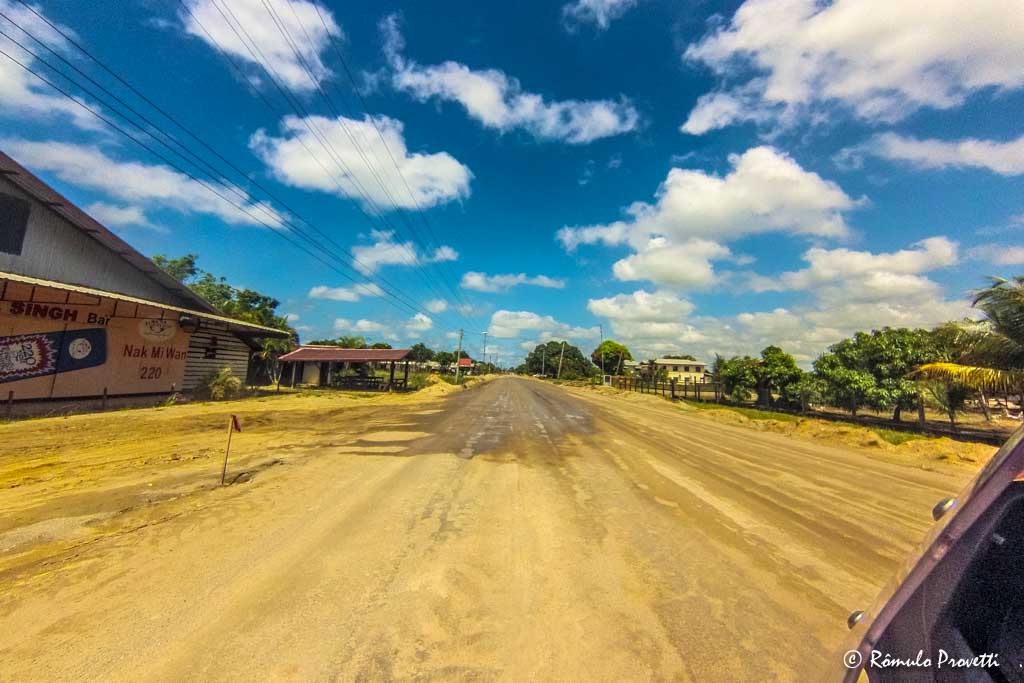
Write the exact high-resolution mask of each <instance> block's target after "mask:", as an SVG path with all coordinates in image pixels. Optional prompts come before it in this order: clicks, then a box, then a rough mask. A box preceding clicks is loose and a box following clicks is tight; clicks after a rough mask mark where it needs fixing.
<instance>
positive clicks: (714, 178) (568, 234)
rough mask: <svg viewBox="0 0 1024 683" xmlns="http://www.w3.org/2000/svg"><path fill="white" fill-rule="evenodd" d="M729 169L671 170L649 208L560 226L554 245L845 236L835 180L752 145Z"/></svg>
mask: <svg viewBox="0 0 1024 683" xmlns="http://www.w3.org/2000/svg"><path fill="white" fill-rule="evenodd" d="M729 163H730V164H731V165H732V170H731V171H730V172H729V173H728V174H727V175H725V176H718V175H713V174H710V173H707V172H705V171H702V170H697V169H682V168H673V169H672V170H670V171H669V173H668V177H667V178H666V179H665V182H664V183H662V184H661V186H660V187H659V188H658V191H657V193H656V197H657V201H656V202H655V203H654V204H649V203H647V202H634V203H633V204H632V205H630V206H629V207H628V208H627V209H626V214H627V215H628V216H629V218H628V219H627V220H624V221H616V222H614V223H610V224H607V225H595V226H587V227H582V228H578V227H566V228H563V229H562V230H560V231H559V232H558V239H559V240H560V241H561V242H562V244H563V245H564V246H565V248H566V249H568V250H570V251H571V250H572V249H574V248H575V247H577V246H578V245H581V244H594V243H596V242H603V243H605V244H609V245H612V244H621V243H623V242H627V241H629V242H631V243H632V244H633V245H634V247H644V246H645V245H646V244H647V242H648V241H649V240H650V239H651V238H652V237H659V236H665V237H668V238H670V239H671V240H672V241H674V242H681V241H684V240H687V239H690V238H694V237H707V238H715V239H718V240H723V241H724V240H731V239H736V238H739V237H742V236H744V235H749V234H753V233H761V232H788V233H798V234H806V235H815V236H819V237H843V236H845V235H846V234H847V232H848V228H847V226H846V221H845V220H844V219H843V212H845V211H849V210H851V209H853V208H855V207H856V206H857V202H856V201H855V200H853V199H851V198H850V197H848V196H847V195H846V193H845V192H843V190H842V189H841V188H840V187H839V186H838V185H836V184H835V183H834V182H832V181H829V180H825V179H823V178H822V177H821V176H819V175H818V174H817V173H814V172H811V171H806V170H804V169H803V168H802V167H801V166H800V165H799V164H798V163H797V162H796V161H794V160H793V159H792V158H791V157H789V156H787V155H786V154H784V153H782V152H780V151H778V150H776V149H774V148H772V147H754V148H751V149H749V150H747V151H746V152H744V153H743V154H733V155H730V157H729Z"/></svg>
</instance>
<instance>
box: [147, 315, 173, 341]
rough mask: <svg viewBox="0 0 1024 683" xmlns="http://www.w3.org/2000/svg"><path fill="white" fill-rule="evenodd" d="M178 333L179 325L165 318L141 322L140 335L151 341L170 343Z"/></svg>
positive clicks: (148, 319)
mask: <svg viewBox="0 0 1024 683" xmlns="http://www.w3.org/2000/svg"><path fill="white" fill-rule="evenodd" d="M177 333H178V323H176V322H175V321H173V320H167V319H165V318H146V319H145V320H140V321H139V334H141V335H142V337H143V339H148V340H149V341H170V340H171V339H174V335H175V334H177Z"/></svg>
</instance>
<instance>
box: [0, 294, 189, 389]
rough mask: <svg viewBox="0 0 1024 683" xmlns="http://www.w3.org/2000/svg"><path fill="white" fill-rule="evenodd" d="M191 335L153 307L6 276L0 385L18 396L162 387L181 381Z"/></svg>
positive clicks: (0, 304) (0, 312) (0, 310)
mask: <svg viewBox="0 0 1024 683" xmlns="http://www.w3.org/2000/svg"><path fill="white" fill-rule="evenodd" d="M189 337H190V334H189V333H188V332H186V331H185V330H183V329H181V327H179V325H178V314H177V313H176V312H174V311H169V310H166V309H162V308H160V307H158V306H150V305H146V304H141V303H135V302H127V301H121V300H117V299H114V298H108V297H100V296H86V295H79V294H75V293H67V292H62V291H59V290H54V289H46V288H42V287H38V286H36V287H34V288H33V287H30V286H28V285H19V284H17V283H13V282H11V283H8V286H7V287H6V290H5V291H4V294H3V299H2V300H0V385H2V386H3V393H4V395H6V393H7V392H8V391H13V392H14V398H15V399H16V400H20V399H32V398H80V397H90V396H102V395H103V394H108V395H111V396H116V395H126V394H156V393H166V392H169V391H173V390H174V389H175V388H180V387H181V384H182V380H183V378H184V376H185V362H186V359H187V357H188V343H189Z"/></svg>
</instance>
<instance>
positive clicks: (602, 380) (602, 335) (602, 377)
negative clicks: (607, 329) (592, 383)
mask: <svg viewBox="0 0 1024 683" xmlns="http://www.w3.org/2000/svg"><path fill="white" fill-rule="evenodd" d="M597 329H599V330H601V346H604V325H600V324H599V325H598V326H597ZM601 346H598V347H597V348H599V349H601ZM601 384H604V349H601Z"/></svg>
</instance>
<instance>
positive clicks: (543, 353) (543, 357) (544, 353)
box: [540, 346, 548, 377]
mask: <svg viewBox="0 0 1024 683" xmlns="http://www.w3.org/2000/svg"><path fill="white" fill-rule="evenodd" d="M547 359H548V347H547V346H542V347H540V376H541V377H547V376H548V375H547V367H546V361H547Z"/></svg>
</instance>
